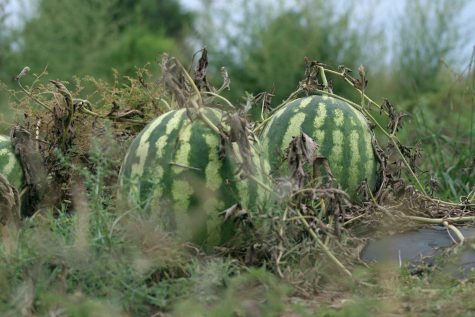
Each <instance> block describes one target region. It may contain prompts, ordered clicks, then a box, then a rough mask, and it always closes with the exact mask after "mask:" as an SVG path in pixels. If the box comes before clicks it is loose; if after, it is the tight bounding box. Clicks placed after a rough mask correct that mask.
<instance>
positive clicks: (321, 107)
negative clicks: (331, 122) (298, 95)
mask: <svg viewBox="0 0 475 317" xmlns="http://www.w3.org/2000/svg"><path fill="white" fill-rule="evenodd" d="M326 118H327V106H326V105H325V104H324V103H323V102H319V103H318V108H317V115H316V117H315V123H314V127H315V128H316V129H318V128H321V127H322V126H323V124H324V123H325V119H326Z"/></svg>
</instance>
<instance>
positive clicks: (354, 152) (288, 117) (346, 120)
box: [259, 95, 377, 197]
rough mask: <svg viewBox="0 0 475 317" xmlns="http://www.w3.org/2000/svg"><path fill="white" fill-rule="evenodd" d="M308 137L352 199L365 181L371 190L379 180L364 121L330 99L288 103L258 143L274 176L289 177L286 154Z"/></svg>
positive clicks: (273, 118)
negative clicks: (293, 143) (303, 135)
mask: <svg viewBox="0 0 475 317" xmlns="http://www.w3.org/2000/svg"><path fill="white" fill-rule="evenodd" d="M301 132H304V133H306V134H307V135H309V136H310V137H311V138H313V139H314V140H315V141H316V143H317V145H318V150H317V151H318V154H319V155H322V156H325V157H327V159H328V161H329V164H330V169H331V171H332V173H333V175H334V176H335V178H336V179H337V181H338V182H339V183H340V185H341V186H342V188H343V189H344V190H346V191H347V192H348V193H349V194H350V196H353V197H355V192H356V189H357V188H358V187H359V185H360V184H361V182H363V181H364V180H365V179H366V180H367V181H368V184H369V186H370V188H371V189H373V188H374V186H375V183H376V178H377V177H376V176H377V172H376V169H377V160H376V156H375V154H374V152H373V146H372V138H373V134H372V132H371V131H370V128H369V126H368V123H367V121H366V119H365V117H364V116H363V115H362V114H361V113H360V112H359V111H358V110H356V109H354V108H353V107H352V106H351V105H349V104H348V103H346V102H344V101H341V100H338V99H335V98H332V97H329V96H325V95H324V96H310V97H306V98H300V99H296V100H294V101H291V102H289V103H288V104H287V105H285V106H284V107H283V108H282V109H280V110H278V111H277V112H276V113H275V114H274V115H273V117H272V118H271V120H270V121H269V123H268V124H267V125H266V127H265V128H264V130H263V131H262V133H261V135H260V137H259V139H260V141H261V144H262V148H263V151H264V153H267V156H268V157H269V162H270V165H271V173H272V174H273V175H274V176H286V175H287V176H288V173H289V172H288V168H287V162H283V158H284V156H285V155H284V153H285V150H286V149H287V147H288V146H289V143H290V142H291V141H292V137H295V136H298V135H300V133H301Z"/></svg>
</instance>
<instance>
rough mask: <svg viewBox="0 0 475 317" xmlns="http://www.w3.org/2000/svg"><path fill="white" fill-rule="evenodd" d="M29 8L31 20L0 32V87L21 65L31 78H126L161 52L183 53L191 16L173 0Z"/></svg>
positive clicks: (50, 1) (49, 2) (42, 1)
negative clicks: (46, 75)
mask: <svg viewBox="0 0 475 317" xmlns="http://www.w3.org/2000/svg"><path fill="white" fill-rule="evenodd" d="M30 3H31V8H33V9H32V10H31V11H32V12H31V16H30V17H28V18H26V19H25V20H24V21H22V25H21V26H20V27H18V28H13V29H12V28H2V29H1V31H0V53H2V56H1V57H0V66H2V71H1V73H0V79H1V80H3V81H6V82H9V81H10V79H11V78H12V77H14V76H15V75H16V74H17V73H18V72H19V71H20V70H21V69H22V68H23V67H24V66H26V65H28V66H29V67H30V68H31V69H32V72H36V73H40V72H41V71H42V70H43V69H44V68H45V67H47V69H48V73H49V74H51V76H52V77H54V78H60V79H62V80H70V79H71V78H72V77H73V76H84V75H93V76H97V77H99V78H109V79H111V78H112V72H111V69H112V68H115V69H117V70H118V71H119V72H120V73H121V74H123V75H132V74H134V68H135V67H136V66H137V67H140V66H143V65H144V64H145V63H147V62H150V61H152V62H153V61H154V60H156V58H157V56H159V55H160V54H161V53H163V52H168V53H170V54H172V55H178V57H183V56H184V55H185V54H186V53H185V52H186V50H187V48H186V47H185V45H184V44H183V43H184V42H183V39H184V37H185V34H186V33H187V32H188V31H187V30H189V29H190V27H191V23H192V14H191V13H188V12H185V11H184V10H183V9H182V7H181V6H180V5H179V3H178V1H175V0H161V1H153V0H150V1H126V0H87V1H81V0H72V1H61V0H31V1H30ZM1 16H2V14H1V10H0V17H1ZM4 16H5V14H4ZM1 23H2V22H1V18H0V24H1ZM2 39H3V40H2ZM2 61H3V62H2Z"/></svg>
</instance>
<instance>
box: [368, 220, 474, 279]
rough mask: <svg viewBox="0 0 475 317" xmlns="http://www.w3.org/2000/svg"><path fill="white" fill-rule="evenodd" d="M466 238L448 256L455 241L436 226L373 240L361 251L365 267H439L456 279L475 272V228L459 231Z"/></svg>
mask: <svg viewBox="0 0 475 317" xmlns="http://www.w3.org/2000/svg"><path fill="white" fill-rule="evenodd" d="M458 229H459V230H460V231H461V232H462V234H463V235H464V237H465V242H464V244H463V246H461V248H458V249H457V250H454V252H452V253H451V254H450V256H449V255H447V251H448V250H449V249H450V248H451V247H453V246H455V245H456V243H455V241H456V239H457V238H456V237H455V236H454V234H453V233H451V232H450V233H449V232H448V230H447V229H446V228H445V227H438V226H433V227H430V228H422V229H419V230H414V231H409V232H404V233H398V234H395V235H391V236H387V237H383V238H380V239H375V240H370V241H369V242H368V244H367V245H366V246H365V247H364V248H363V250H362V251H361V254H360V257H361V259H362V260H363V261H364V262H366V263H371V262H377V263H387V262H392V263H394V264H397V265H399V264H401V265H405V264H408V265H409V268H410V269H411V268H412V270H414V269H415V268H416V267H418V266H420V265H421V264H423V265H429V266H431V265H434V263H435V261H437V264H438V265H439V264H440V269H441V270H442V271H444V272H447V273H450V274H453V275H454V276H456V277H466V276H467V275H468V274H470V273H471V271H472V269H474V268H475V248H474V247H473V245H472V244H473V241H475V228H473V227H458Z"/></svg>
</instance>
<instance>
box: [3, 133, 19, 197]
mask: <svg viewBox="0 0 475 317" xmlns="http://www.w3.org/2000/svg"><path fill="white" fill-rule="evenodd" d="M0 174H2V175H3V176H5V178H6V179H7V180H8V181H9V182H10V184H12V186H14V187H15V188H16V189H17V190H18V191H20V190H21V189H22V187H23V186H24V184H25V177H24V175H23V168H22V166H21V163H20V160H19V159H18V158H17V156H16V155H15V153H14V150H13V147H12V142H11V140H10V138H9V137H8V136H5V135H0Z"/></svg>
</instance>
